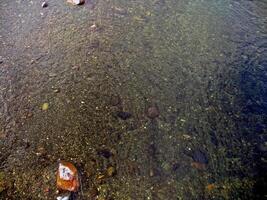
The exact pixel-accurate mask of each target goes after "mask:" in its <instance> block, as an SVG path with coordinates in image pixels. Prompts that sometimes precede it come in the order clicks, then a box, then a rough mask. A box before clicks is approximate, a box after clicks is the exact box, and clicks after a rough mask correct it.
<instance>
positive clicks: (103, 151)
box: [97, 149, 112, 158]
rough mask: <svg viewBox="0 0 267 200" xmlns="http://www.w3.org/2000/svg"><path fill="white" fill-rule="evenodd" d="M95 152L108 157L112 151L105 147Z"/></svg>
mask: <svg viewBox="0 0 267 200" xmlns="http://www.w3.org/2000/svg"><path fill="white" fill-rule="evenodd" d="M97 154H98V155H99V156H103V157H105V158H110V157H111V156H112V153H111V152H110V151H109V150H107V149H101V150H98V151H97Z"/></svg>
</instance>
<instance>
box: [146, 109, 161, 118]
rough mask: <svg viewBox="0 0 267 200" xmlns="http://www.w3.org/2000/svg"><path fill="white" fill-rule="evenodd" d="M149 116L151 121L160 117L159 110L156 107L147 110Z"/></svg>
mask: <svg viewBox="0 0 267 200" xmlns="http://www.w3.org/2000/svg"><path fill="white" fill-rule="evenodd" d="M147 116H148V117H149V118H150V119H155V118H157V117H158V116H159V110H158V108H157V107H156V106H151V107H149V108H148V109H147Z"/></svg>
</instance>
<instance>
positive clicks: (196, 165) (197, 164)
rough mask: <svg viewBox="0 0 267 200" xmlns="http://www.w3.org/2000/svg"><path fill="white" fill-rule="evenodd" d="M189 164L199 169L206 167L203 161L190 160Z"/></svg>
mask: <svg viewBox="0 0 267 200" xmlns="http://www.w3.org/2000/svg"><path fill="white" fill-rule="evenodd" d="M191 166H192V167H193V168H196V169H200V170H205V169H206V165H205V164H204V163H200V162H192V163H191Z"/></svg>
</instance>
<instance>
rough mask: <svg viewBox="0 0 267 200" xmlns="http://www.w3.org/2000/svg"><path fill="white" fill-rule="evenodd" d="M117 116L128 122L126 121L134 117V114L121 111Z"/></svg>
mask: <svg viewBox="0 0 267 200" xmlns="http://www.w3.org/2000/svg"><path fill="white" fill-rule="evenodd" d="M117 116H118V117H119V118H121V119H123V120H126V119H128V118H130V117H131V116H132V114H131V113H129V112H123V111H119V112H118V113H117Z"/></svg>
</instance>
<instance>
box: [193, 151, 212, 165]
mask: <svg viewBox="0 0 267 200" xmlns="http://www.w3.org/2000/svg"><path fill="white" fill-rule="evenodd" d="M192 157H193V160H194V162H197V163H202V164H208V162H209V161H208V158H207V156H206V154H205V153H204V152H203V151H201V150H195V151H194V152H193V156H192Z"/></svg>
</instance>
